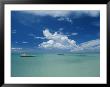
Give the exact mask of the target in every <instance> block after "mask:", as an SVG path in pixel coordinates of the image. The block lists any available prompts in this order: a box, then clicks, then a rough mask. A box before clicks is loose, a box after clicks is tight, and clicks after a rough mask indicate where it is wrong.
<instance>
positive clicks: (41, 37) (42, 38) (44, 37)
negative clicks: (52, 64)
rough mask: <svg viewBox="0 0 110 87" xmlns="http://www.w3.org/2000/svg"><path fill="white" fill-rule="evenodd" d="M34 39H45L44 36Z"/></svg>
mask: <svg viewBox="0 0 110 87" xmlns="http://www.w3.org/2000/svg"><path fill="white" fill-rule="evenodd" d="M35 38H36V39H45V37H35Z"/></svg>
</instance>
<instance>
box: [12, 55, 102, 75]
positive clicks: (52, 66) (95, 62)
mask: <svg viewBox="0 0 110 87" xmlns="http://www.w3.org/2000/svg"><path fill="white" fill-rule="evenodd" d="M34 55H36V57H20V54H15V53H12V58H11V76H12V77H99V76H100V55H99V53H86V54H70V53H67V54H64V55H57V54H56V53H52V54H51V53H50V54H40V53H39V54H38V53H36V54H34Z"/></svg>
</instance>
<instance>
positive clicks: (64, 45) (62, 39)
mask: <svg viewBox="0 0 110 87" xmlns="http://www.w3.org/2000/svg"><path fill="white" fill-rule="evenodd" d="M43 35H44V36H45V38H46V39H47V40H48V41H46V42H42V43H41V44H39V48H45V49H61V50H69V51H70V52H80V51H86V50H87V51H88V50H89V51H90V50H92V51H93V50H99V49H100V40H99V39H96V40H90V41H87V42H84V43H81V44H79V45H78V44H76V41H75V40H71V39H69V38H68V37H67V35H64V34H59V33H58V32H54V33H51V32H50V31H49V30H48V29H45V30H43Z"/></svg>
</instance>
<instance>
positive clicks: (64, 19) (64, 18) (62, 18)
mask: <svg viewBox="0 0 110 87" xmlns="http://www.w3.org/2000/svg"><path fill="white" fill-rule="evenodd" d="M57 20H58V21H66V22H69V23H73V21H72V20H71V19H70V18H69V17H60V18H58V19H57Z"/></svg>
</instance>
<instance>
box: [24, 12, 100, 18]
mask: <svg viewBox="0 0 110 87" xmlns="http://www.w3.org/2000/svg"><path fill="white" fill-rule="evenodd" d="M22 12H25V13H29V14H34V15H39V16H52V17H67V16H68V15H70V14H71V13H73V14H74V16H77V17H80V16H83V14H85V15H88V16H91V17H97V16H99V14H100V12H99V11H98V10H84V11H83V10H80V11H70V10H66V11H64V10H39V11H22Z"/></svg>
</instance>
